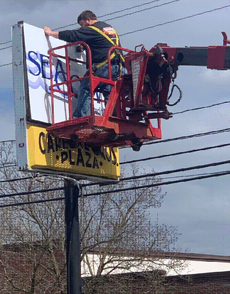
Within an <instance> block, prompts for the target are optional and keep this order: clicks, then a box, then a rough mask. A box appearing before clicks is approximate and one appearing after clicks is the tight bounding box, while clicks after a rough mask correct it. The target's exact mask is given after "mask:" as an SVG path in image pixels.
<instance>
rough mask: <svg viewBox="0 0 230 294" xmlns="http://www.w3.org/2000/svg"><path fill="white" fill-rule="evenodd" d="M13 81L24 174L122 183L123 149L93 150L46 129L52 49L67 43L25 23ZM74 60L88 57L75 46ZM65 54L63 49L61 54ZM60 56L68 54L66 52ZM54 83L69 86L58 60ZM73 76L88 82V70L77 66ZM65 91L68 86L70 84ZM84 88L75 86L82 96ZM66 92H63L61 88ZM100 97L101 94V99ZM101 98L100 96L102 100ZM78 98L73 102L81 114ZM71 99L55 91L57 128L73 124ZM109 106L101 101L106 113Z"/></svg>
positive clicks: (15, 31)
mask: <svg viewBox="0 0 230 294" xmlns="http://www.w3.org/2000/svg"><path fill="white" fill-rule="evenodd" d="M12 44H13V78H14V97H15V98H14V99H15V124H16V145H17V146H16V149H17V162H18V167H19V169H20V170H25V171H26V170H29V171H43V172H55V173H58V174H68V175H72V176H75V177H81V178H88V179H92V178H94V180H95V177H96V178H98V179H102V180H105V179H109V180H111V179H112V180H118V178H119V176H120V167H119V154H118V148H114V149H113V148H104V147H101V150H93V149H91V148H90V147H87V146H85V145H82V144H81V145H78V144H76V143H75V142H73V141H71V140H63V139H60V138H53V137H51V135H49V134H47V132H46V127H47V126H49V125H50V124H51V117H52V113H51V95H50V89H49V86H50V78H51V75H50V64H49V55H48V53H47V52H48V50H49V49H50V48H54V47H58V46H62V45H64V44H65V42H63V41H61V40H58V39H55V38H51V37H46V36H45V34H44V31H43V29H41V28H37V27H34V26H31V25H29V24H26V23H23V22H20V23H18V24H17V25H15V26H13V28H12ZM70 48H71V49H70V51H69V55H70V56H71V58H77V59H81V60H84V58H85V56H84V53H78V52H77V51H76V48H74V47H70ZM61 50H63V49H60V51H61ZM60 51H59V52H58V54H61V55H64V52H60ZM52 62H53V68H52V71H53V83H59V82H62V81H65V80H66V79H67V77H66V64H65V60H64V59H62V58H54V60H52ZM70 66H71V75H73V77H74V78H75V77H82V76H83V75H84V73H85V71H86V68H85V66H84V65H82V63H77V62H73V65H70ZM59 87H65V86H64V85H62V86H59ZM78 87H79V84H77V83H75V85H73V88H74V91H77V89H78ZM61 90H62V89H61ZM97 94H99V93H96V95H97ZM96 98H97V97H96ZM74 104H76V98H75V99H73V101H72V107H73V109H75V107H74ZM68 108H69V107H68V100H67V95H65V94H63V93H58V92H55V97H54V117H55V123H57V122H61V121H65V120H67V119H69V109H68ZM103 108H104V106H103V105H101V104H100V105H99V104H98V102H97V100H95V109H97V112H98V113H100V112H102V111H103Z"/></svg>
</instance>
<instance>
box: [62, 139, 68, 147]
mask: <svg viewBox="0 0 230 294" xmlns="http://www.w3.org/2000/svg"><path fill="white" fill-rule="evenodd" d="M68 146H69V144H68V140H66V139H62V147H63V149H67V148H68Z"/></svg>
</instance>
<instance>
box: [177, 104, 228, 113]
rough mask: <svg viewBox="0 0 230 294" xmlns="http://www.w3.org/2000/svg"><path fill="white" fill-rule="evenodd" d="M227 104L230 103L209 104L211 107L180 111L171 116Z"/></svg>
mask: <svg viewBox="0 0 230 294" xmlns="http://www.w3.org/2000/svg"><path fill="white" fill-rule="evenodd" d="M228 103H230V101H224V102H220V103H215V104H211V105H207V106H201V107H195V108H191V109H186V110H182V111H178V112H173V113H172V115H176V114H182V113H185V112H189V111H196V110H201V109H206V108H211V107H215V106H219V105H223V104H228Z"/></svg>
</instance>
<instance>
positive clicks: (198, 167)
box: [81, 160, 230, 187]
mask: <svg viewBox="0 0 230 294" xmlns="http://www.w3.org/2000/svg"><path fill="white" fill-rule="evenodd" d="M224 164H230V160H226V161H218V162H212V163H208V164H203V165H195V166H190V167H183V168H178V169H171V170H167V171H162V172H153V173H148V174H144V175H138V176H131V177H126V178H121V179H120V182H123V181H130V180H137V179H142V178H147V177H157V176H161V175H168V174H172V173H179V172H185V171H189V170H196V169H203V168H208V167H213V166H219V165H224ZM99 184H102V183H90V184H82V185H81V187H87V186H92V185H99ZM103 184H105V185H106V182H105V183H103ZM110 184H111V183H110Z"/></svg>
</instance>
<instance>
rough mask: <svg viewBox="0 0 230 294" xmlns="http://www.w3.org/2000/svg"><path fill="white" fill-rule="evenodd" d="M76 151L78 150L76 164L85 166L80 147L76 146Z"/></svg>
mask: <svg viewBox="0 0 230 294" xmlns="http://www.w3.org/2000/svg"><path fill="white" fill-rule="evenodd" d="M77 151H78V152H77V165H79V164H80V163H81V164H82V166H85V163H84V158H83V155H82V152H81V149H80V148H78V149H77Z"/></svg>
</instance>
